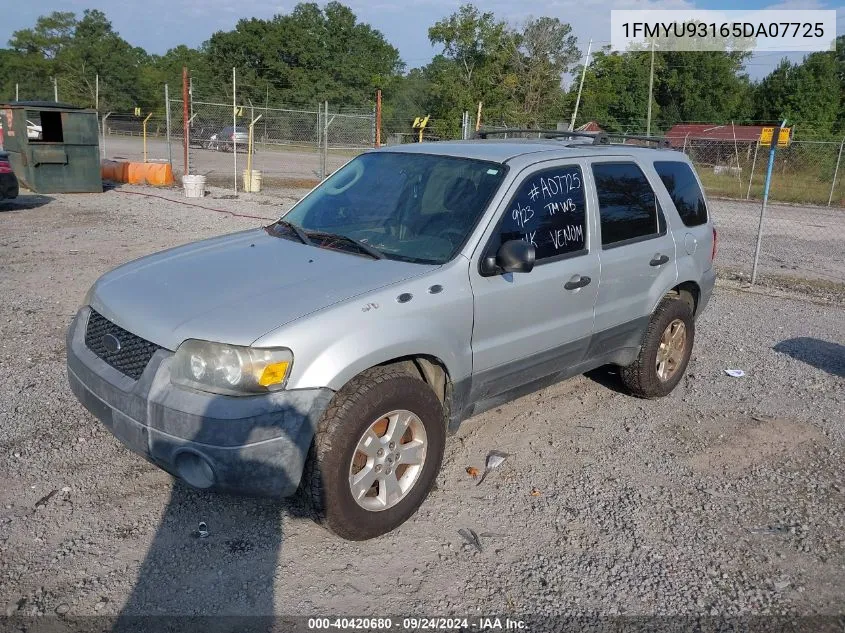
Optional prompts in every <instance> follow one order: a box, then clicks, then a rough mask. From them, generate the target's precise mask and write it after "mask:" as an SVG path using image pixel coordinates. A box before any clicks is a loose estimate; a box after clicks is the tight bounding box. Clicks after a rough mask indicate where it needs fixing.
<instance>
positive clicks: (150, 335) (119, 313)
mask: <svg viewBox="0 0 845 633" xmlns="http://www.w3.org/2000/svg"><path fill="white" fill-rule="evenodd" d="M435 268H437V267H436V266H429V265H422V264H412V263H407V262H398V261H393V260H388V259H381V260H375V259H370V258H368V257H361V256H359V255H353V254H350V253H346V252H339V251H332V250H327V249H324V248H318V247H315V246H308V245H305V244H299V243H297V242H293V241H290V240H288V239H284V238H279V237H273V236H270V235H268V234H267V233H266V232H265V231H264V230H263V229H255V230H250V231H245V232H242V233H235V234H232V235H226V236H223V237H218V238H212V239H210V240H204V241H201V242H195V243H193V244H187V245H185V246H180V247H177V248H173V249H170V250H167V251H163V252H161V253H156V254H154V255H149V256H147V257H142V258H141V259H137V260H135V261H133V262H129V263H128V264H124V265H123V266H120V267H119V268H116V269H114V270H113V271H111V272H109V273H106V274H105V275H103V276H102V277H101V278H100V279H99V280H98V281H97V283H95V284H94V286H93V287H92V288H91V291H90V293H89V297H88V303H89V304H90V305H91V307H92V308H94V309H95V310H96V311H97V312H99V313H100V314H102V315H103V316H104V317H106V318H107V319H109V320H110V321H113V322H114V323H116V324H118V325H119V326H121V327H122V328H124V329H125V330H128V331H129V332H132V333H133V334H136V335H138V336H141V337H143V338H145V339H147V340H148V341H152V342H154V343H156V344H157V345H160V346H162V347H165V348H167V349H170V350H175V349H176V348H177V347H178V346H179V344H180V343H181V342H182V341H184V340H186V339H189V338H197V339H204V340H211V341H218V342H222V343H231V344H233V345H249V344H251V343H252V342H253V341H255V340H257V339H258V338H260V337H261V336H262V335H264V334H266V333H268V332H270V331H272V330H274V329H276V328H278V327H280V326H282V325H285V324H286V323H290V322H291V321H293V320H295V319H298V318H301V317H303V316H305V315H307V314H310V313H312V312H316V311H317V310H321V309H323V308H326V307H328V306H330V305H332V304H335V303H338V302H340V301H344V300H346V299H350V298H352V297H355V296H357V295H361V294H364V293H367V292H370V291H373V290H376V289H378V288H382V287H384V286H387V285H390V284H394V283H397V282H400V281H403V280H405V279H410V278H412V277H417V276H419V275H422V274H425V273H426V272H428V271H430V270H433V269H435Z"/></svg>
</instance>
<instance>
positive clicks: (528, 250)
mask: <svg viewBox="0 0 845 633" xmlns="http://www.w3.org/2000/svg"><path fill="white" fill-rule="evenodd" d="M535 257H536V252H535V250H534V245H533V244H529V243H528V242H524V241H522V240H508V241H507V242H505V243H504V244H502V245H501V246H500V247H499V251H498V252H497V253H496V256H495V257H485V258H484V260H483V261H482V269H483V270H482V272H483V273H486V274H496V273H502V272H505V273H530V272H531V271H532V270H533V269H534V259H535Z"/></svg>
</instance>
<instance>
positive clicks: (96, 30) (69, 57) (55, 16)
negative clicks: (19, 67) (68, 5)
mask: <svg viewBox="0 0 845 633" xmlns="http://www.w3.org/2000/svg"><path fill="white" fill-rule="evenodd" d="M9 44H10V45H11V47H12V49H13V50H14V51H16V52H17V53H18V55H19V56H18V58H17V60H18V61H19V62H23V63H24V64H25V65H26V66H28V67H29V68H30V69H31V71H32V73H33V74H34V75H35V76H37V77H39V78H40V79H42V80H43V78H44V77H46V76H49V77H56V80H57V82H58V88H59V99H60V100H61V101H68V102H70V103H75V104H77V105H83V106H89V107H93V106H94V105H95V102H96V95H97V87H96V86H97V76H98V75H99V83H100V106H101V108H108V109H114V110H121V111H127V110H130V109H132V108H133V107H135V106H141V107H144V108H151V107H153V106H154V105H156V104H157V103H160V99H157V98H156V97H155V96H153V95H151V94H149V93H148V92H146V91H145V90H144V85H143V82H142V81H141V77H142V75H141V69H142V67H143V66H144V65H145V64H146V63H147V54H146V52H145V51H144V50H143V49H140V48H137V47H134V46H132V45H130V44H129V43H128V42H126V40H124V39H123V38H121V37H120V35H118V34H117V33H116V32H115V31H114V30H113V28H112V25H111V22H109V20H108V19H107V18H106V16H105V14H104V13H103V12H101V11H97V10H86V11H85V12H84V13H83V15H82V18H81V19H79V20H77V18H76V16H75V15H74V14H73V13H68V12H54V13H51V14H50V15H48V16H42V17H40V18H38V20H37V21H36V24H35V26H34V27H33V28H31V29H22V30H20V31H16V32H15V33H13V34H12V38H11V40H10V41H9ZM41 92H42V93H43V90H42V91H41ZM51 92H52V91H51Z"/></svg>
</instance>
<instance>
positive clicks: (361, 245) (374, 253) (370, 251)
mask: <svg viewBox="0 0 845 633" xmlns="http://www.w3.org/2000/svg"><path fill="white" fill-rule="evenodd" d="M306 237H309V238H310V237H316V238H324V239H326V240H343V241H345V242H347V243H349V244H352V245H353V246H355V247H356V248H358V249H359V250H360V251H362V252H363V253H364V254H365V255H369V256H370V257H372V258H373V259H384V253H382V252H381V251H380V250H378V249H376V248H373V247H372V246H370V245H369V244H367V243H365V242H362V241H360V240H356V239H355V238H354V237H349V236H348V235H342V234H340V233H325V232H323V231H311V232H309V233H307V234H306ZM310 243H311V244H314V240H310Z"/></svg>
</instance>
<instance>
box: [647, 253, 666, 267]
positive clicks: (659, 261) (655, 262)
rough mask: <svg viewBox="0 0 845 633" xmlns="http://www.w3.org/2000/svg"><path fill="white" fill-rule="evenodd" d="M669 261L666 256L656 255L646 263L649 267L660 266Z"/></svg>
mask: <svg viewBox="0 0 845 633" xmlns="http://www.w3.org/2000/svg"><path fill="white" fill-rule="evenodd" d="M668 261H669V256H668V255H660V254H657V255H655V256H654V257H652V258H651V261H650V262H649V263H648V265H649V266H662V265H663V264H665V263H666V262H668Z"/></svg>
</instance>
